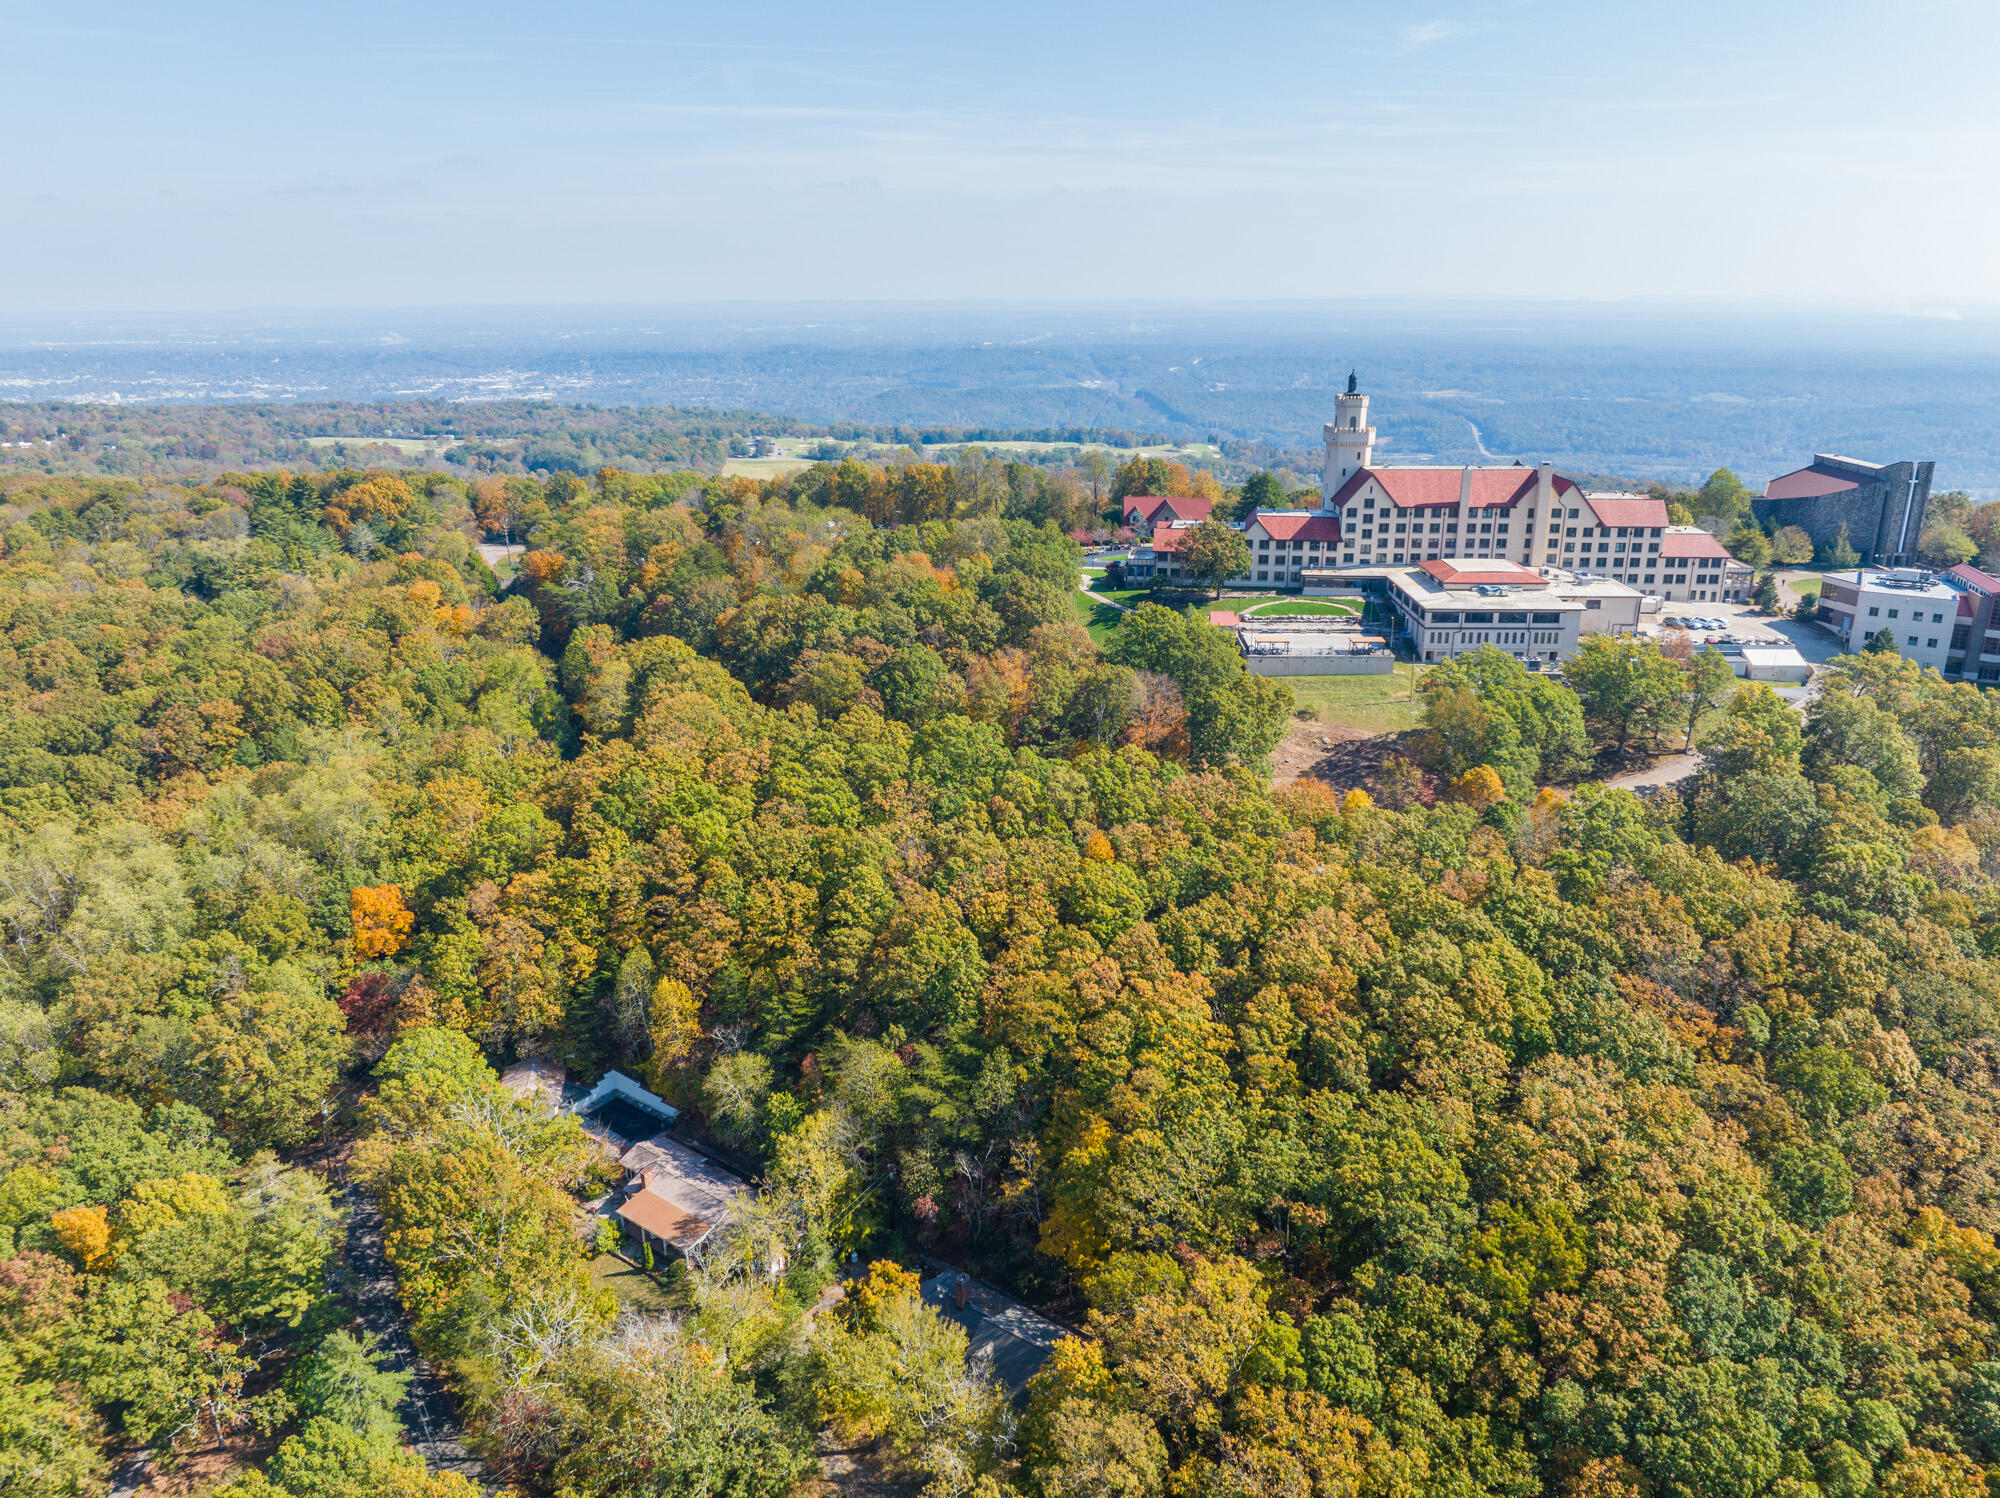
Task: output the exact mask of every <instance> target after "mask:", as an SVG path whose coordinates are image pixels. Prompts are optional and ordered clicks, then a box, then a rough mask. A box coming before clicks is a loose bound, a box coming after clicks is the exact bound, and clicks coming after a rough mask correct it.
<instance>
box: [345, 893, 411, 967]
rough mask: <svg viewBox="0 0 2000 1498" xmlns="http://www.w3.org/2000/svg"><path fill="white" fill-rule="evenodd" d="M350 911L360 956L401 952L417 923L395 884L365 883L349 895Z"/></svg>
mask: <svg viewBox="0 0 2000 1498" xmlns="http://www.w3.org/2000/svg"><path fill="white" fill-rule="evenodd" d="M347 911H348V917H349V919H351V920H352V921H353V922H354V955H355V956H356V957H361V958H368V957H388V956H391V955H393V954H394V953H397V952H400V951H402V950H403V947H404V946H405V944H407V943H408V941H409V939H410V928H411V927H412V926H414V925H415V924H416V917H415V916H414V915H412V914H411V913H410V907H409V906H408V905H406V904H404V903H403V892H402V890H400V889H398V888H397V887H396V886H395V885H393V884H365V885H362V886H361V887H360V888H358V889H356V890H355V891H354V892H353V893H352V894H351V895H349V896H348V897H347Z"/></svg>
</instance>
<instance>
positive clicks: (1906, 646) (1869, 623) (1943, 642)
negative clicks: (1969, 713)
mask: <svg viewBox="0 0 2000 1498" xmlns="http://www.w3.org/2000/svg"><path fill="white" fill-rule="evenodd" d="M1965 597H1966V595H1965V594H1964V593H1963V592H1962V590H1960V589H1958V588H1955V587H1953V586H1951V584H1949V583H1947V582H1945V581H1944V580H1943V579H1942V578H1940V577H1938V576H1937V575H1936V574H1935V573H1931V572H1926V571H1924V570H1923V569H1922V568H1920V567H1892V568H1888V569H1886V570H1884V569H1878V568H1874V567H1863V568H1860V569H1858V570H1857V571H1854V572H1829V573H1827V574H1826V575H1825V577H1824V578H1822V579H1821V581H1820V594H1819V619H1820V622H1821V623H1823V624H1828V625H1831V626H1832V627H1833V629H1834V630H1835V631H1836V632H1837V633H1838V634H1839V635H1840V638H1841V643H1842V644H1844V645H1845V646H1846V647H1847V649H1848V651H1849V652H1850V653H1851V652H1854V651H1858V650H1861V649H1862V648H1863V647H1865V646H1866V645H1867V644H1868V642H1869V640H1870V639H1872V638H1873V637H1874V636H1875V635H1876V634H1878V633H1879V632H1880V631H1882V630H1884V629H1887V630H1890V631H1892V632H1893V633H1894V634H1895V637H1896V648H1897V650H1898V651H1899V652H1900V653H1901V654H1903V655H1905V656H1907V657H1909V658H1910V659H1911V660H1913V661H1915V662H1917V664H1918V665H1921V666H1932V667H1935V668H1936V669H1937V670H1939V671H1943V670H1944V669H1945V664H1946V661H1947V660H1948V659H1949V657H1950V654H1951V648H1952V632H1953V630H1954V629H1955V628H1956V627H1957V625H1958V616H1959V612H1960V605H1961V600H1963V599H1965ZM1966 612H1967V613H1968V614H1969V613H1970V610H1969V609H1968V610H1967V611H1966ZM1962 649H1963V647H1961V652H1962Z"/></svg>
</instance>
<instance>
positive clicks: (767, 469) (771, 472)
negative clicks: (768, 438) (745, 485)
mask: <svg viewBox="0 0 2000 1498" xmlns="http://www.w3.org/2000/svg"><path fill="white" fill-rule="evenodd" d="M810 467H812V460H811V459H809V458H731V459H729V461H728V462H726V463H724V464H723V465H722V476H723V477H724V478H731V479H778V478H783V477H784V476H785V475H786V474H788V473H801V472H803V471H804V470H806V469H808V468H810Z"/></svg>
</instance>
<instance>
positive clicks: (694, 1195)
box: [618, 1134, 750, 1231]
mask: <svg viewBox="0 0 2000 1498" xmlns="http://www.w3.org/2000/svg"><path fill="white" fill-rule="evenodd" d="M618 1163H619V1164H620V1165H622V1166H624V1167H625V1169H626V1170H627V1171H629V1172H631V1173H632V1174H633V1175H636V1176H638V1177H639V1178H640V1179H641V1180H642V1181H643V1182H644V1183H645V1190H647V1191H650V1192H652V1193H653V1194H654V1195H655V1196H658V1197H661V1198H663V1199H665V1200H667V1201H670V1202H672V1203H673V1204H674V1205H675V1206H676V1207H679V1208H680V1209H681V1210H682V1211H683V1212H686V1213H689V1214H691V1215H693V1216H696V1217H699V1218H701V1219H702V1220H703V1221H705V1222H710V1223H714V1222H720V1221H721V1220H722V1219H723V1218H724V1217H725V1216H726V1215H728V1212H729V1208H730V1206H731V1204H732V1203H733V1202H734V1201H735V1200H736V1198H737V1197H739V1196H742V1195H743V1194H744V1193H746V1192H747V1191H749V1189H750V1188H749V1186H748V1185H747V1184H746V1183H745V1182H744V1181H743V1180H742V1178H741V1177H739V1176H737V1175H735V1174H733V1173H732V1172H730V1171H727V1170H724V1169H723V1168H722V1167H721V1166H720V1165H717V1164H715V1163H714V1162H713V1161H711V1160H708V1159H706V1158H704V1157H703V1156H701V1155H698V1154H696V1153H695V1152H694V1151H693V1150H691V1149H689V1148H688V1147H687V1146H686V1145H685V1144H682V1143H681V1142H680V1141H679V1140H677V1139H669V1138H667V1137H666V1136H665V1135H664V1134H662V1135H659V1136H658V1137H656V1138H652V1139H647V1140H642V1141H641V1142H640V1143H638V1144H635V1145H633V1146H632V1147H631V1148H630V1149H628V1150H627V1151H625V1153H624V1154H623V1155H621V1156H619V1158H618ZM648 1231H652V1230H651V1229H648Z"/></svg>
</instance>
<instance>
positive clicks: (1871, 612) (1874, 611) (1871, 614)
mask: <svg viewBox="0 0 2000 1498" xmlns="http://www.w3.org/2000/svg"><path fill="white" fill-rule="evenodd" d="M1881 612H1882V611H1881V610H1880V609H1879V608H1871V609H1870V610H1869V611H1868V617H1869V618H1870V619H1873V618H1874V617H1875V616H1876V615H1877V614H1880V613H1881Z"/></svg>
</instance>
